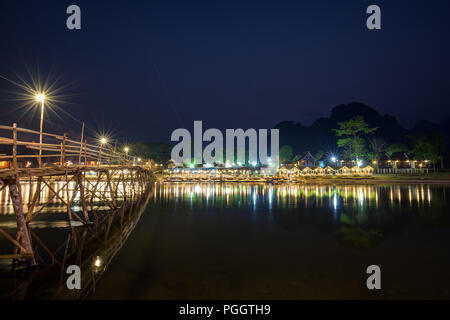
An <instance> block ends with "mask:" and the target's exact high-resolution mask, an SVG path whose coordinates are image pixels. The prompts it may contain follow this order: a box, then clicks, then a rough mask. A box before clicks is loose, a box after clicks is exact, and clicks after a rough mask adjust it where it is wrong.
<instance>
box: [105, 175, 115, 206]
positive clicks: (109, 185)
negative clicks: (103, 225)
mask: <svg viewBox="0 0 450 320" xmlns="http://www.w3.org/2000/svg"><path fill="white" fill-rule="evenodd" d="M106 183H107V185H108V188H109V192H110V197H111V200H112V203H113V206H114V207H117V204H116V197H115V194H114V190H113V188H112V185H111V175H110V174H109V170H106Z"/></svg>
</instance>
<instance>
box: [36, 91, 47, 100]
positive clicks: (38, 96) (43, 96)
mask: <svg viewBox="0 0 450 320" xmlns="http://www.w3.org/2000/svg"><path fill="white" fill-rule="evenodd" d="M35 98H36V100H37V101H39V102H44V101H45V94H43V93H38V94H37V95H36V97H35Z"/></svg>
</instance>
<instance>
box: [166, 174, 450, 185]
mask: <svg viewBox="0 0 450 320" xmlns="http://www.w3.org/2000/svg"><path fill="white" fill-rule="evenodd" d="M158 180H159V181H161V182H168V183H170V182H175V183H176V182H179V183H181V182H187V183H190V182H191V183H198V182H201V183H209V182H218V183H219V182H241V183H274V184H280V183H317V184H353V183H355V184H356V183H357V184H361V183H362V184H374V183H376V184H380V183H429V184H450V173H448V172H433V173H428V174H417V175H415V174H383V175H381V174H380V175H379V174H377V175H370V176H353V175H348V176H342V175H329V176H328V175H323V176H319V175H317V176H301V177H297V178H292V179H283V178H279V177H266V178H262V177H261V178H242V177H241V178H238V177H236V178H232V179H217V180H216V179H212V180H208V179H205V178H203V179H187V178H186V179H183V180H177V179H171V178H170V177H164V176H160V177H159V179H158Z"/></svg>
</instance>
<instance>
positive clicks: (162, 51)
mask: <svg viewBox="0 0 450 320" xmlns="http://www.w3.org/2000/svg"><path fill="white" fill-rule="evenodd" d="M71 4H77V5H78V6H80V8H81V15H82V29H81V30H79V31H71V30H68V29H67V28H66V19H67V17H68V15H67V14H66V8H67V6H69V5H71ZM371 4H377V5H379V6H380V7H381V10H382V30H377V31H370V30H368V29H367V28H366V18H367V15H366V13H365V12H366V8H367V6H368V5H371ZM449 9H450V2H449V1H444V0H442V1H438V0H433V1H412V0H404V1H403V0H395V1H392V0H390V1H380V0H371V1H362V0H341V1H338V0H329V1H325V0H307V1H300V0H296V1H263V0H260V1H252V2H250V1H244V0H240V1H230V0H229V1H212V0H209V1H186V0H185V1H170V0H164V1H151V0H149V1H132V0H128V1H112V0H109V1H94V0H89V1H80V0H71V1H62V0H58V1H36V0H33V1H31V0H30V1H20V0H3V1H1V3H0V34H1V38H0V49H1V50H0V74H1V75H3V76H6V77H8V78H11V79H16V80H17V77H16V75H15V74H17V75H19V76H21V77H24V78H27V77H28V71H27V70H29V71H30V72H31V74H33V75H37V74H39V75H41V76H44V77H45V76H46V75H47V74H48V73H49V72H50V74H51V76H52V77H53V78H55V79H56V78H58V77H61V80H60V83H61V84H62V85H65V86H67V87H65V89H64V93H65V94H67V97H66V98H67V99H66V100H67V102H68V103H63V104H61V105H60V107H61V108H62V109H64V110H66V111H67V112H68V113H70V114H71V115H72V116H73V117H74V118H75V119H79V120H85V121H87V122H88V123H89V126H90V128H91V129H92V128H105V129H110V130H113V131H114V133H115V134H116V135H117V136H126V137H127V139H129V140H146V141H165V142H168V141H169V140H170V133H171V132H172V131H173V130H174V129H176V128H179V127H184V128H188V129H189V130H192V127H193V120H203V121H204V128H209V127H217V128H238V127H242V128H271V127H273V126H274V125H275V124H277V123H278V122H280V121H283V120H292V121H295V122H301V123H303V124H305V125H309V124H311V123H312V122H313V121H314V120H315V119H317V118H318V117H323V116H329V113H330V110H331V108H332V107H334V106H336V105H338V104H342V103H350V102H352V101H358V102H362V103H365V104H367V105H369V106H371V107H373V108H375V109H377V110H378V111H379V112H380V113H382V114H384V113H390V114H392V115H394V116H396V117H397V118H398V120H399V121H400V123H402V124H403V125H404V126H406V127H411V126H412V125H413V124H414V123H415V122H417V121H418V120H421V119H428V120H433V121H438V120H439V119H441V118H442V117H444V116H447V115H449V114H450V112H449V110H448V108H447V106H448V103H449V101H450V90H449V89H448V88H449V85H450V80H449V74H450V72H449V71H450V62H449V57H450V50H449V49H450V44H449V39H450V28H449V25H450V22H449V20H448V14H449V12H450V10H449ZM38 69H39V70H40V71H39V72H38V71H37V70H38ZM14 91H19V89H17V88H16V87H14V86H13V85H11V84H9V83H8V82H6V81H4V80H1V79H0V108H1V118H0V122H1V123H2V124H4V123H6V124H11V123H10V122H11V121H15V120H17V119H16V118H17V115H16V113H14V112H13V111H12V110H13V109H14V102H11V101H9V100H10V98H11V94H12V93H13V92H14ZM69 102H70V103H69ZM36 117H37V116H36ZM29 118H30V117H24V118H23V119H21V120H20V121H19V125H22V126H31V125H32V124H31V123H28V122H29ZM63 120H64V121H63V122H64V125H67V126H70V127H72V128H78V127H79V123H77V122H76V121H75V120H73V119H71V118H70V117H67V116H66V115H64V116H63ZM49 121H50V122H51V121H56V118H54V117H53V118H52V119H50V120H49Z"/></svg>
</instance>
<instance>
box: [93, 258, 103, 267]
mask: <svg viewBox="0 0 450 320" xmlns="http://www.w3.org/2000/svg"><path fill="white" fill-rule="evenodd" d="M101 265H102V261H101V260H100V258H99V257H98V256H97V259H95V262H94V266H96V267H97V268H98V267H100V266H101Z"/></svg>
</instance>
